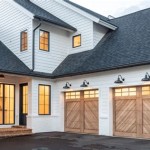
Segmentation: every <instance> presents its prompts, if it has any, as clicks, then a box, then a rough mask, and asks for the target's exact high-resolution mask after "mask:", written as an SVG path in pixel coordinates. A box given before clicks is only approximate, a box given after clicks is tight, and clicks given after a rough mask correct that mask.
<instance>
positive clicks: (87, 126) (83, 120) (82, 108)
mask: <svg viewBox="0 0 150 150" xmlns="http://www.w3.org/2000/svg"><path fill="white" fill-rule="evenodd" d="M65 131H70V132H77V133H94V134H98V90H88V91H76V92H66V93H65Z"/></svg>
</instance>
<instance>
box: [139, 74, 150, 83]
mask: <svg viewBox="0 0 150 150" xmlns="http://www.w3.org/2000/svg"><path fill="white" fill-rule="evenodd" d="M141 81H150V75H149V74H148V72H146V74H145V77H144V78H143V79H142V80H141Z"/></svg>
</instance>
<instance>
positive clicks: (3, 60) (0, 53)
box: [0, 41, 51, 78]
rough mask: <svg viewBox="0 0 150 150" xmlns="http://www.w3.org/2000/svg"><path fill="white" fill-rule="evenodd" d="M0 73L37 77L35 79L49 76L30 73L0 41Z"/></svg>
mask: <svg viewBox="0 0 150 150" xmlns="http://www.w3.org/2000/svg"><path fill="white" fill-rule="evenodd" d="M0 72H3V73H11V74H19V75H28V76H37V77H45V78H47V77H50V76H51V74H48V73H41V72H33V71H31V70H30V69H29V68H28V67H27V66H26V65H25V64H24V63H23V62H22V61H21V60H20V59H19V58H18V57H17V56H16V55H15V54H14V53H12V52H11V51H10V50H9V49H8V48H7V47H6V46H5V45H4V44H3V43H2V42H1V41H0Z"/></svg>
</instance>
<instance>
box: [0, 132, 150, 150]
mask: <svg viewBox="0 0 150 150" xmlns="http://www.w3.org/2000/svg"><path fill="white" fill-rule="evenodd" d="M0 150H150V141H149V140H135V139H125V138H115V137H105V136H94V135H81V134H71V133H60V132H52V133H42V134H35V135H32V136H22V137H14V138H4V139H0Z"/></svg>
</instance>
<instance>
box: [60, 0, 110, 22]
mask: <svg viewBox="0 0 150 150" xmlns="http://www.w3.org/2000/svg"><path fill="white" fill-rule="evenodd" d="M63 1H65V2H67V3H69V4H72V5H73V6H75V7H77V8H79V7H81V8H83V9H85V10H86V11H89V12H87V13H90V14H91V15H94V16H96V17H98V16H99V17H98V18H100V19H101V20H103V21H106V20H109V18H108V17H105V16H104V15H101V14H99V13H97V12H95V11H93V10H91V9H89V8H86V7H84V6H81V5H79V4H77V3H74V2H72V1H70V0H63ZM81 8H79V9H81ZM83 9H82V11H84V10H83Z"/></svg>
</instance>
